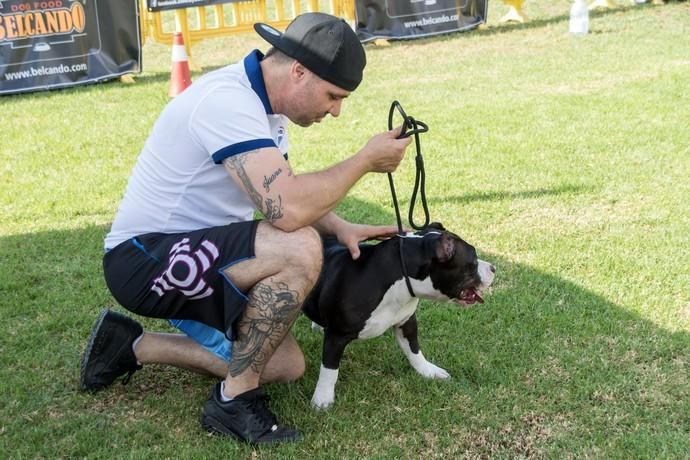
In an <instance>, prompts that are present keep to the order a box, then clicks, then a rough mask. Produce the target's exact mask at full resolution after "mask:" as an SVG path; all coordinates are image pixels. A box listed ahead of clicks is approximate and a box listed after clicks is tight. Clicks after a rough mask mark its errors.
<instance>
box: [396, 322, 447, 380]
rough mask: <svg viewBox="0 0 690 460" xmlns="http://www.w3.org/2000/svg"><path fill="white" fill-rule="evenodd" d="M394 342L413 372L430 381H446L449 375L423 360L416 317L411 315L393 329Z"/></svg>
mask: <svg viewBox="0 0 690 460" xmlns="http://www.w3.org/2000/svg"><path fill="white" fill-rule="evenodd" d="M395 340H396V341H397V342H398V345H400V348H401V349H402V351H403V353H404V354H405V356H406V357H407V360H408V361H409V362H410V364H411V365H412V367H413V368H414V370H416V371H417V372H418V373H419V374H420V375H422V376H424V377H426V378H430V379H448V378H450V374H449V373H448V372H447V371H446V370H445V369H442V368H440V367H438V366H436V365H435V364H432V363H430V362H429V361H427V360H426V358H424V355H423V354H422V351H421V350H420V349H419V341H418V340H417V316H416V315H412V316H410V317H409V319H408V320H407V321H405V322H404V323H402V324H401V325H399V326H396V327H395Z"/></svg>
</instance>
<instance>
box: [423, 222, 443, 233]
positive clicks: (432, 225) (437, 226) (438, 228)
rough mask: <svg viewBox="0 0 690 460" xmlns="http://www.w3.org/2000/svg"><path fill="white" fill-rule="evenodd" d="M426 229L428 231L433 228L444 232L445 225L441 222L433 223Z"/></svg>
mask: <svg viewBox="0 0 690 460" xmlns="http://www.w3.org/2000/svg"><path fill="white" fill-rule="evenodd" d="M426 228H427V229H430V228H432V229H434V230H442V231H443V230H445V228H444V227H443V224H442V223H441V222H432V223H430V224H429V225H427V226H426Z"/></svg>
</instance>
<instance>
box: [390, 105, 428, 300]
mask: <svg viewBox="0 0 690 460" xmlns="http://www.w3.org/2000/svg"><path fill="white" fill-rule="evenodd" d="M396 110H397V111H398V112H399V113H400V115H401V116H402V118H403V124H402V130H401V131H400V135H398V139H402V138H405V137H410V136H412V135H414V142H415V147H416V149H417V156H416V157H415V165H416V175H415V181H414V189H413V191H412V199H411V201H410V210H409V213H408V220H409V222H410V225H411V226H412V228H414V229H415V230H421V229H422V228H424V227H426V226H427V225H429V207H428V206H427V203H426V190H425V187H424V184H425V182H426V175H425V173H424V157H422V148H421V144H420V143H419V135H420V134H421V133H425V132H427V131H429V127H428V126H427V124H426V123H424V122H422V121H419V120H415V119H414V118H412V117H410V116H408V115H407V114H406V113H405V111H404V110H403V108H402V106H401V105H400V103H399V102H398V101H393V104H391V109H390V111H389V112H388V130H389V131H390V130H392V129H393V116H394V115H395V111H396ZM388 183H389V184H390V187H391V195H392V196H393V207H394V208H395V218H396V219H397V221H398V236H399V238H398V240H399V241H400V244H399V249H400V263H401V265H402V271H403V275H404V277H405V284H406V285H407V290H408V291H409V293H410V295H411V296H412V297H416V296H415V293H414V290H413V289H412V284H411V283H410V278H409V276H408V275H407V266H406V265H405V257H404V253H403V240H404V239H405V232H404V231H403V226H402V219H401V218H400V207H399V206H398V197H397V195H396V193H395V184H394V183H393V174H392V173H388ZM418 191H419V196H420V199H421V201H422V209H423V210H424V224H423V225H421V226H419V225H416V224H415V223H414V207H415V203H416V201H417V192H418Z"/></svg>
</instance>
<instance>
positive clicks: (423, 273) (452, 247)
mask: <svg viewBox="0 0 690 460" xmlns="http://www.w3.org/2000/svg"><path fill="white" fill-rule="evenodd" d="M414 235H415V236H418V237H422V244H423V246H424V250H423V254H424V255H423V257H424V258H425V260H424V261H423V262H422V263H421V264H420V265H419V267H420V272H419V273H418V275H419V276H418V277H417V278H418V279H423V281H422V282H421V283H419V285H417V283H415V293H416V294H417V295H418V296H420V297H425V298H429V299H434V300H450V301H452V302H454V303H457V304H459V305H464V306H469V305H472V304H475V303H477V302H478V303H484V299H483V298H482V291H483V290H485V289H486V288H488V287H489V286H490V285H491V283H493V280H494V277H495V274H496V268H495V267H494V266H493V265H491V264H490V263H488V262H485V261H483V260H480V259H478V258H477V251H476V250H475V249H474V246H472V245H471V244H469V243H467V242H465V241H464V240H463V239H462V238H460V237H459V236H458V235H456V234H454V233H452V232H449V231H448V230H446V229H445V228H443V225H441V224H439V223H436V222H434V223H432V224H430V225H429V226H427V227H426V228H424V229H423V230H421V231H419V232H416V233H415V234H414Z"/></svg>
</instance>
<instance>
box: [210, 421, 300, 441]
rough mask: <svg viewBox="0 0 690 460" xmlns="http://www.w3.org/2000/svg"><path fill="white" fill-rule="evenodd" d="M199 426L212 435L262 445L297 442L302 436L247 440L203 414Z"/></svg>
mask: <svg viewBox="0 0 690 460" xmlns="http://www.w3.org/2000/svg"><path fill="white" fill-rule="evenodd" d="M201 426H202V427H203V428H204V430H206V431H207V432H209V433H211V434H214V435H220V436H228V437H230V438H233V439H235V440H237V441H241V442H246V443H247V444H252V445H264V444H280V443H287V442H298V441H301V440H302V438H301V436H300V437H299V438H297V439H275V440H271V441H248V440H246V439H244V438H241V437H240V436H239V435H237V434H236V433H235V432H234V431H232V430H229V429H228V428H227V427H226V426H225V425H223V424H222V423H221V422H220V420H218V419H216V418H215V417H210V416H206V415H203V416H202V417H201Z"/></svg>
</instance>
